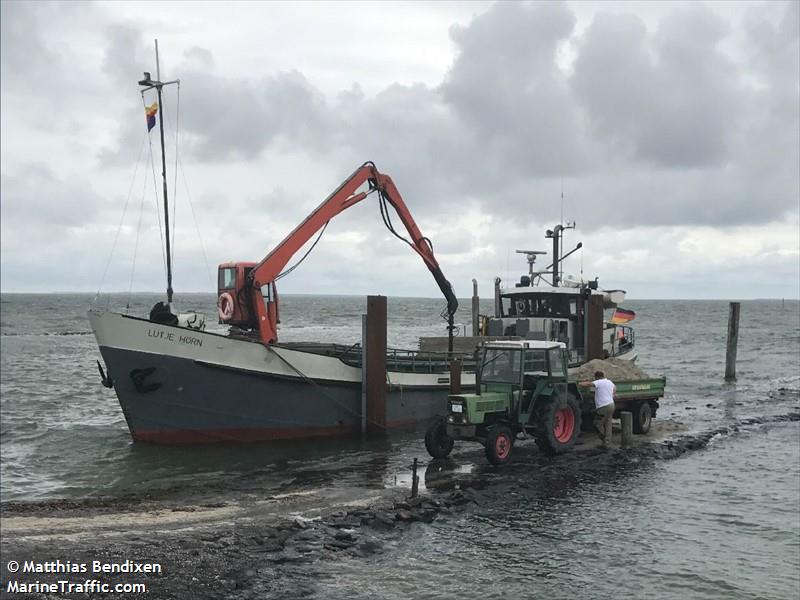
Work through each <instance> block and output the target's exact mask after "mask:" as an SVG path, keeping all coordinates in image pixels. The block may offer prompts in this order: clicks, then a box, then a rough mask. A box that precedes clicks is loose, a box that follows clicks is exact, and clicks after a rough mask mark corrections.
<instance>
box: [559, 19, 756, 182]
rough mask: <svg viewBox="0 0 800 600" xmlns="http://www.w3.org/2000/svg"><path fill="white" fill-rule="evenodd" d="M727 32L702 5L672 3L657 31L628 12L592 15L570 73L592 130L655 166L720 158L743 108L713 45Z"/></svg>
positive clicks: (728, 66) (732, 74)
mask: <svg viewBox="0 0 800 600" xmlns="http://www.w3.org/2000/svg"><path fill="white" fill-rule="evenodd" d="M726 33H727V26H726V24H725V23H724V22H723V21H722V20H721V18H720V17H718V16H717V15H715V14H712V13H711V12H710V10H709V9H708V8H704V7H702V6H700V5H693V6H692V7H690V8H683V9H676V10H675V12H673V13H672V14H670V15H668V16H667V17H665V18H664V20H662V22H661V24H660V26H659V28H658V31H657V32H656V33H655V34H649V33H648V32H647V29H646V27H645V24H644V22H643V21H642V20H641V19H639V18H638V17H636V16H634V15H630V14H613V13H608V14H605V13H601V14H599V15H598V16H596V17H595V18H594V20H593V21H592V24H591V25H590V26H589V28H588V29H587V31H586V33H585V34H584V35H583V36H582V39H581V41H580V43H579V50H578V57H577V60H576V61H575V65H574V74H573V76H572V79H571V85H572V89H573V90H574V93H575V98H576V100H577V101H578V102H579V103H580V105H581V107H582V108H583V109H584V110H585V113H586V117H587V119H588V122H589V125H590V127H591V129H592V131H593V133H594V134H595V135H596V136H598V137H599V138H600V141H601V142H604V143H606V144H608V145H609V146H610V150H612V151H616V152H623V153H625V154H626V156H628V157H630V158H632V159H638V160H642V161H648V162H651V163H653V164H654V165H656V166H660V167H676V168H682V167H684V168H685V167H688V168H702V167H709V166H716V165H721V164H724V163H725V161H726V160H727V159H728V157H729V144H730V140H729V137H730V134H731V132H732V130H731V127H730V125H731V123H736V122H737V121H738V120H739V118H740V110H741V106H740V103H739V102H738V97H739V95H740V93H741V90H740V89H739V85H738V84H737V72H736V70H735V69H734V68H733V64H732V63H731V61H730V60H729V59H728V58H727V57H726V56H725V55H724V54H723V53H722V52H721V51H720V49H719V47H718V46H719V43H720V41H721V40H722V39H723V38H724V36H725V35H726Z"/></svg>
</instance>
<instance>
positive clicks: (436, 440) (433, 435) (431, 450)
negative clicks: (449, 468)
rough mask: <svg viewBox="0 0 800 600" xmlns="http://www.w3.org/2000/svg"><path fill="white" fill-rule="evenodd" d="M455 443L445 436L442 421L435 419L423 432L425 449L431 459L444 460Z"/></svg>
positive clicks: (445, 431) (445, 432)
mask: <svg viewBox="0 0 800 600" xmlns="http://www.w3.org/2000/svg"><path fill="white" fill-rule="evenodd" d="M454 443H455V441H454V440H453V438H451V437H448V436H447V430H446V428H445V424H444V419H436V420H435V421H434V422H433V423H431V426H430V427H428V430H427V431H426V432H425V449H426V450H427V451H428V454H430V455H431V456H432V457H433V458H446V457H447V455H448V454H450V451H451V450H452V449H453V444H454Z"/></svg>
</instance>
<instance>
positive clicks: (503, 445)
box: [494, 433, 511, 459]
mask: <svg viewBox="0 0 800 600" xmlns="http://www.w3.org/2000/svg"><path fill="white" fill-rule="evenodd" d="M494 452H495V454H497V458H501V459H502V458H505V457H507V456H508V453H509V452H511V438H510V437H508V435H506V434H505V433H501V434H500V435H498V436H497V439H495V441H494Z"/></svg>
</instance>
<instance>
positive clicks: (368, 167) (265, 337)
mask: <svg viewBox="0 0 800 600" xmlns="http://www.w3.org/2000/svg"><path fill="white" fill-rule="evenodd" d="M365 183H367V184H368V185H369V189H368V190H367V191H361V192H357V190H358V189H359V188H361V187H362V186H363V185H364V184H365ZM373 192H377V193H378V194H381V195H382V196H383V197H384V198H385V199H386V200H387V201H388V202H389V203H390V204H391V205H392V206H393V207H394V208H395V210H396V211H397V214H398V215H399V217H400V219H401V221H402V222H403V225H405V227H406V230H407V231H408V233H409V235H410V236H411V246H412V248H413V249H414V251H415V252H416V253H417V254H419V255H420V257H422V259H423V261H425V264H426V266H427V267H428V269H429V270H430V271H431V273H432V274H433V276H434V278H435V279H436V282H437V284H438V285H439V287H440V289H441V290H442V292H443V293H444V295H445V297H446V298H447V305H448V313H449V315H450V319H449V320H450V326H452V318H453V317H452V315H453V313H455V310H456V308H457V307H458V301H457V300H456V298H455V295H454V294H453V290H452V287H451V286H450V283H449V282H448V281H447V279H446V278H445V277H444V274H443V273H442V271H441V269H440V268H439V264H438V263H437V262H436V258H435V257H434V255H433V249H432V248H431V245H430V242H429V241H428V239H427V238H425V237H424V236H423V235H422V232H421V231H420V230H419V228H418V227H417V225H416V223H415V222H414V219H413V218H412V217H411V213H410V212H409V211H408V207H406V205H405V202H403V199H402V197H401V196H400V193H399V192H398V191H397V188H396V187H395V185H394V183H393V182H392V179H391V178H390V177H389V176H388V175H384V174H382V173H380V172H379V171H378V169H377V168H376V167H375V165H374V164H372V163H369V162H368V163H365V164H364V165H362V166H361V167H359V168H358V169H356V170H355V172H353V173H352V174H351V175H350V177H348V178H347V179H346V180H345V181H344V182H343V183H342V184H341V185H340V186H339V187H338V188H337V189H336V190H335V191H334V192H333V193H332V194H331V195H330V196H328V197H327V198H326V199H325V200H324V201H323V202H322V203H321V204H320V205H319V206H318V207H317V208H315V209H314V211H313V212H312V213H311V214H310V215H309V216H308V217H306V219H305V220H304V221H303V222H302V223H300V225H298V226H297V227H296V228H295V229H294V231H292V232H291V233H290V234H289V235H287V236H286V238H284V240H283V241H281V242H280V243H279V244H278V245H277V246H276V247H275V248H274V249H273V250H272V251H271V252H270V253H269V254H268V255H267V256H266V257H264V259H263V260H262V261H261V262H260V263H258V264H257V265H256V266H255V267H253V270H252V271H251V272H250V276H249V281H250V286H251V294H252V303H253V308H254V311H255V314H256V318H257V320H258V328H259V333H260V336H261V340H262V341H263V342H264V343H267V344H270V343H274V342H276V341H277V340H278V332H277V324H278V297H277V290H276V288H275V279H276V278H277V277H278V276H279V275H280V274H281V272H282V271H283V269H284V268H285V267H286V265H287V263H288V262H289V260H291V258H292V256H294V255H295V254H296V253H297V251H298V250H300V248H302V247H303V245H304V244H305V243H306V242H308V241H309V240H310V239H311V237H312V236H313V235H314V234H315V233H317V232H318V231H319V230H320V229H321V228H322V227H323V226H324V225H325V224H326V223H327V222H328V221H330V220H331V219H332V218H333V217H335V216H336V215H338V214H339V213H341V212H342V211H344V210H347V209H348V208H350V207H351V206H353V205H355V204H358V203H359V202H361V201H362V200H363V199H364V198H366V197H367V196H368V195H369V194H370V193H373ZM265 286H266V288H267V289H266V292H267V293H266V297H267V302H266V305H265V303H264V300H263V297H262V291H261V290H262V288H263V287H265Z"/></svg>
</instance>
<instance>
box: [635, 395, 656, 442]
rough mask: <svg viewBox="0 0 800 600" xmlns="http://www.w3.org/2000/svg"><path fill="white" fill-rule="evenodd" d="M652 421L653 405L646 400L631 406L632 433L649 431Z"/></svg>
mask: <svg viewBox="0 0 800 600" xmlns="http://www.w3.org/2000/svg"><path fill="white" fill-rule="evenodd" d="M652 422H653V407H652V406H650V403H649V402H647V401H646V400H645V401H644V402H639V403H638V404H636V405H635V406H634V407H633V433H637V434H643V433H647V432H648V431H650V425H651V424H652Z"/></svg>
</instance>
